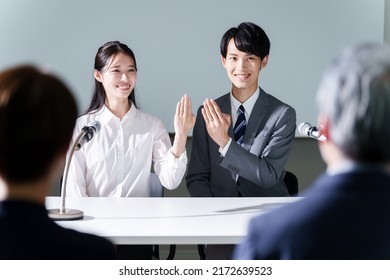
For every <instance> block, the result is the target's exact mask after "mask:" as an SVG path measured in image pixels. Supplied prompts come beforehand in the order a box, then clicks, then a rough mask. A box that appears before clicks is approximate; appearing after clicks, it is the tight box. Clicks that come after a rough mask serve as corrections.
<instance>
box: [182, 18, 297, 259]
mask: <svg viewBox="0 0 390 280" xmlns="http://www.w3.org/2000/svg"><path fill="white" fill-rule="evenodd" d="M220 49H221V56H222V57H221V58H222V64H223V66H224V67H225V69H226V71H227V75H228V77H229V79H230V80H231V82H232V89H231V91H230V93H227V94H225V95H223V96H221V97H220V98H218V99H216V100H209V99H206V100H205V102H204V104H203V107H201V108H199V110H198V115H197V119H196V123H195V127H194V132H193V143H192V154H191V160H190V164H189V169H188V173H187V177H186V180H187V187H188V190H189V192H190V194H191V196H203V197H209V196H210V197H226V196H228V197H241V196H243V197H246V196H288V195H289V194H288V191H287V188H286V185H285V184H284V182H283V178H284V167H285V165H286V163H287V159H288V155H289V152H290V150H291V147H292V142H293V139H294V135H295V124H296V114H295V110H294V109H293V108H292V107H290V106H289V105H287V104H285V103H283V102H281V101H280V100H278V99H276V98H275V97H273V96H272V95H270V94H268V93H266V92H265V91H264V90H263V89H262V88H260V87H259V74H260V71H261V69H263V68H265V67H266V66H267V64H268V59H269V49H270V41H269V39H268V37H267V35H266V33H265V32H264V30H263V29H261V28H260V27H259V26H257V25H255V24H253V23H249V22H244V23H241V24H240V25H239V26H238V27H233V28H231V29H229V30H228V31H227V32H226V33H225V34H224V35H223V37H222V40H221V45H220ZM207 226H209V225H207ZM232 226H234V225H232ZM232 249H233V245H228V246H218V245H216V246H210V245H208V246H206V249H205V253H206V259H228V258H230V257H231V252H232Z"/></svg>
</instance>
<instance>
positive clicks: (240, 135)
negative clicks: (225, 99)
mask: <svg viewBox="0 0 390 280" xmlns="http://www.w3.org/2000/svg"><path fill="white" fill-rule="evenodd" d="M245 130H246V118H245V109H244V106H242V105H241V106H240V107H239V108H238V115H237V121H236V124H235V125H234V140H235V141H236V142H237V143H238V144H240V145H241V144H242V141H243V140H244V134H245Z"/></svg>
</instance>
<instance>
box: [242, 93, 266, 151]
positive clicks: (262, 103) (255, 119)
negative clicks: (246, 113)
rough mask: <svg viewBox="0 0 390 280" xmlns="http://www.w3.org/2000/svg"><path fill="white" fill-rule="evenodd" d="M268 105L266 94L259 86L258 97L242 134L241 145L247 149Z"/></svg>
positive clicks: (250, 145)
mask: <svg viewBox="0 0 390 280" xmlns="http://www.w3.org/2000/svg"><path fill="white" fill-rule="evenodd" d="M268 107H269V101H268V95H267V93H266V92H265V91H263V90H262V89H261V88H260V94H259V97H258V98H257V100H256V103H255V106H254V107H253V110H252V113H251V115H250V117H249V120H248V124H247V127H246V131H245V135H244V141H243V147H244V148H245V149H246V150H248V151H249V149H250V148H251V147H252V144H253V141H254V140H255V138H256V136H257V132H258V131H259V128H260V126H261V124H262V123H263V120H264V118H265V117H266V115H267V114H268V110H269V109H268Z"/></svg>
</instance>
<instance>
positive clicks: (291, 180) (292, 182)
mask: <svg viewBox="0 0 390 280" xmlns="http://www.w3.org/2000/svg"><path fill="white" fill-rule="evenodd" d="M284 183H285V184H286V186H287V190H288V193H289V194H290V195H291V196H297V195H298V189H299V187H298V178H297V176H296V175H295V174H294V173H292V172H290V171H284Z"/></svg>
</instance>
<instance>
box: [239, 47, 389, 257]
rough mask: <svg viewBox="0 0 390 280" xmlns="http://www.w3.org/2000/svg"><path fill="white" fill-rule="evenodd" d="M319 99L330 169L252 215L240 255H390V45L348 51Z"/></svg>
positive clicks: (332, 70)
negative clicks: (296, 194)
mask: <svg viewBox="0 0 390 280" xmlns="http://www.w3.org/2000/svg"><path fill="white" fill-rule="evenodd" d="M317 101H318V109H319V116H318V122H319V123H321V128H322V134H323V135H324V136H325V137H326V139H327V140H326V141H325V142H318V143H319V147H320V151H321V155H322V158H323V159H324V161H325V162H326V163H327V166H328V167H327V172H326V174H324V175H322V176H321V177H320V178H319V179H318V180H317V181H316V182H315V183H314V185H313V186H312V187H311V188H310V190H309V191H308V192H307V193H306V194H305V198H304V199H302V200H300V201H298V202H295V203H292V204H291V205H287V206H285V207H283V208H279V209H276V210H275V211H272V212H269V213H266V214H264V215H262V216H259V217H256V218H255V219H253V220H252V221H251V223H250V226H249V233H248V236H247V237H246V238H245V240H244V241H243V243H242V244H241V245H239V246H238V247H237V250H236V252H235V258H237V259H315V260H318V259H348V260H350V259H364V260H366V259H389V258H390V239H389V236H390V220H389V213H390V203H389V198H390V176H389V170H388V166H389V162H390V149H389V141H390V129H389V119H390V49H389V48H385V47H383V46H382V45H380V44H364V45H359V46H357V47H355V48H352V49H348V50H347V51H346V52H345V53H343V54H342V55H341V56H340V57H339V58H338V59H337V60H335V61H334V62H333V64H332V65H331V67H330V68H329V69H328V71H327V72H326V73H325V75H324V77H323V80H322V83H321V85H320V87H319V91H318V95H317Z"/></svg>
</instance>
